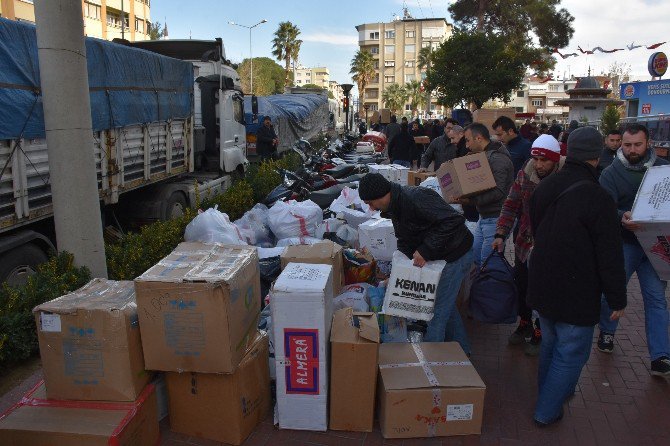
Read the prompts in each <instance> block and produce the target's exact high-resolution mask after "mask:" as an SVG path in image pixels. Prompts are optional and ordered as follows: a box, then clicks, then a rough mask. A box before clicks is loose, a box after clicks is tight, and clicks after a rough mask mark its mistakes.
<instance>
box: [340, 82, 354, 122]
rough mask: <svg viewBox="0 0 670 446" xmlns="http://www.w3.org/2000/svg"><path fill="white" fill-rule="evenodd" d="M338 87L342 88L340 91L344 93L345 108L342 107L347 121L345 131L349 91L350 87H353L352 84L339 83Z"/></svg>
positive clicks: (347, 118) (347, 117)
mask: <svg viewBox="0 0 670 446" xmlns="http://www.w3.org/2000/svg"><path fill="white" fill-rule="evenodd" d="M340 87H341V88H342V93H344V100H345V104H346V106H345V108H344V113H345V116H346V120H347V123H346V125H345V126H344V129H345V131H347V132H348V131H349V92H351V89H352V88H354V86H353V85H352V84H340Z"/></svg>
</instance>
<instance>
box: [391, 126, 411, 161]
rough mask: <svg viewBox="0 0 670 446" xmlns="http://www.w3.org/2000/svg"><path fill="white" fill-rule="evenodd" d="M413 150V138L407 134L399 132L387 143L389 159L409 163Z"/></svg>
mask: <svg viewBox="0 0 670 446" xmlns="http://www.w3.org/2000/svg"><path fill="white" fill-rule="evenodd" d="M415 148H416V143H415V142H414V137H413V136H412V135H410V134H409V132H400V133H399V134H398V136H396V137H395V138H393V139H392V140H391V142H390V143H389V159H390V160H391V161H394V160H403V161H411V160H412V159H414V158H412V155H413V154H414V150H415Z"/></svg>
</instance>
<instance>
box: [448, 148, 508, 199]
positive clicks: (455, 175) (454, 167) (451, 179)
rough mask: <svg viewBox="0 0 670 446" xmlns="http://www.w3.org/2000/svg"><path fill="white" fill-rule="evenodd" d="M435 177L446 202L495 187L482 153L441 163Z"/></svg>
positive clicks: (484, 155) (491, 173) (487, 163)
mask: <svg viewBox="0 0 670 446" xmlns="http://www.w3.org/2000/svg"><path fill="white" fill-rule="evenodd" d="M435 175H436V176H437V179H438V180H439V182H440V189H441V190H442V197H444V199H445V200H447V201H448V200H449V197H450V196H455V197H469V196H470V195H475V194H478V193H480V192H484V191H487V190H489V189H493V188H494V187H496V182H495V179H494V178H493V172H491V167H490V166H489V161H488V159H487V158H486V153H484V152H479V153H474V154H472V155H467V156H462V157H460V158H454V159H453V160H449V161H447V162H445V163H442V165H441V166H440V168H439V169H437V172H435Z"/></svg>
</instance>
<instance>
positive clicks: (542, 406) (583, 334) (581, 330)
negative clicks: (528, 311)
mask: <svg viewBox="0 0 670 446" xmlns="http://www.w3.org/2000/svg"><path fill="white" fill-rule="evenodd" d="M540 325H541V326H542V344H541V347H540V362H539V366H538V371H537V387H538V395H537V403H536V405H535V419H536V420H537V421H541V422H543V423H551V422H552V421H555V420H556V419H557V418H558V417H559V416H560V414H561V410H562V408H563V403H564V402H565V400H566V399H567V398H568V397H570V395H572V394H573V393H574V392H575V386H576V385H577V381H578V380H579V375H580V374H581V373H582V368H583V367H584V365H585V364H586V361H588V360H589V355H590V354H591V343H592V342H593V329H594V327H593V326H588V327H583V326H580V325H571V324H566V323H565V322H558V321H554V320H551V319H547V318H546V317H543V316H542V314H540Z"/></svg>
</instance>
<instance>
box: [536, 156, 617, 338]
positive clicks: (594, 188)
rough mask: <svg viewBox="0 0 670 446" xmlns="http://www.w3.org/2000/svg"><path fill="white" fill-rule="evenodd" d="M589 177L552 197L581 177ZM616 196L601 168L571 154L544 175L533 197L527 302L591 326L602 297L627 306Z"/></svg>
mask: <svg viewBox="0 0 670 446" xmlns="http://www.w3.org/2000/svg"><path fill="white" fill-rule="evenodd" d="M581 180H586V181H587V183H586V184H580V185H579V186H577V187H576V188H575V189H573V190H569V191H568V192H566V193H565V194H564V195H563V196H561V197H560V198H558V200H556V201H554V200H555V199H556V198H557V197H558V196H559V195H560V194H561V193H562V192H563V191H565V190H566V189H567V188H568V187H570V186H571V185H572V184H574V183H576V182H577V181H581ZM616 218H617V215H616V207H615V205H614V201H613V200H612V197H610V196H609V194H608V193H607V192H606V191H605V190H604V189H603V188H602V187H600V185H599V184H598V172H597V171H596V169H595V168H594V167H593V166H591V165H589V164H586V163H583V162H580V161H576V160H573V159H571V158H568V159H567V160H566V162H565V165H564V166H563V168H562V169H561V170H560V171H559V172H557V173H555V174H552V175H550V176H549V177H547V178H545V179H544V180H542V181H541V182H540V184H539V185H538V186H537V188H536V189H535V192H534V193H533V195H532V196H531V199H530V222H531V230H532V233H533V236H534V247H533V251H532V254H531V256H530V259H529V261H528V270H529V272H528V294H527V300H528V306H530V307H531V308H533V309H536V310H537V311H538V312H539V313H540V314H541V315H542V316H544V317H547V318H549V319H552V320H554V321H558V322H565V323H568V324H572V325H580V326H592V325H595V324H596V323H598V320H599V317H600V296H601V294H604V295H605V298H606V299H607V303H608V304H609V306H610V308H612V309H613V310H621V309H623V308H624V307H625V306H626V273H625V271H624V261H623V245H622V241H621V233H620V231H619V223H618V221H617V219H616Z"/></svg>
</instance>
